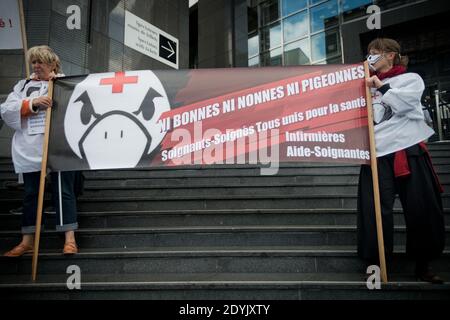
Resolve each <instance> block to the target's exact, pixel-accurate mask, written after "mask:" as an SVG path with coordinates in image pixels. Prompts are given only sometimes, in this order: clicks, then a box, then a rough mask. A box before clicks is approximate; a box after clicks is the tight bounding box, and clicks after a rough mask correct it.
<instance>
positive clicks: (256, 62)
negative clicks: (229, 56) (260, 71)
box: [248, 56, 259, 67]
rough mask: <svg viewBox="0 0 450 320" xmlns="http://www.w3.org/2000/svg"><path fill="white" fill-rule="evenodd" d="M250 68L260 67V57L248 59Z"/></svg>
mask: <svg viewBox="0 0 450 320" xmlns="http://www.w3.org/2000/svg"><path fill="white" fill-rule="evenodd" d="M248 66H249V67H257V66H259V56H256V57H253V58H250V59H248Z"/></svg>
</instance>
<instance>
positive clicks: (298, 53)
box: [284, 38, 310, 66]
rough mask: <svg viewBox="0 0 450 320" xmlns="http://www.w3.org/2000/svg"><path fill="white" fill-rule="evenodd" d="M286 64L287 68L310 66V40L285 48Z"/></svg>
mask: <svg viewBox="0 0 450 320" xmlns="http://www.w3.org/2000/svg"><path fill="white" fill-rule="evenodd" d="M284 64H285V65H286V66H296V65H302V64H310V52H309V39H308V38H306V39H303V40H300V41H296V42H293V43H290V44H288V45H286V46H285V47H284Z"/></svg>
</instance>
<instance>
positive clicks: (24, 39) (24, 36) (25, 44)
mask: <svg viewBox="0 0 450 320" xmlns="http://www.w3.org/2000/svg"><path fill="white" fill-rule="evenodd" d="M17 3H18V4H19V15H20V30H21V32H22V45H23V52H24V54H23V57H24V60H25V72H26V76H27V78H29V77H30V65H29V64H28V61H27V52H28V40H27V32H26V27H25V14H24V12H23V0H17Z"/></svg>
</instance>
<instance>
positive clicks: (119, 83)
mask: <svg viewBox="0 0 450 320" xmlns="http://www.w3.org/2000/svg"><path fill="white" fill-rule="evenodd" d="M137 82H138V77H137V76H134V77H126V76H125V72H116V74H115V76H114V78H105V79H101V80H100V85H102V86H104V85H112V93H121V92H123V86H124V85H125V84H130V83H137Z"/></svg>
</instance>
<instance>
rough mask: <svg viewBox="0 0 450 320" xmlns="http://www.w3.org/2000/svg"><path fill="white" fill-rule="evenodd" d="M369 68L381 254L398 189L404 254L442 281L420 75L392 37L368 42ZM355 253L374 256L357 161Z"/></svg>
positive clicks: (436, 188) (370, 212)
mask: <svg viewBox="0 0 450 320" xmlns="http://www.w3.org/2000/svg"><path fill="white" fill-rule="evenodd" d="M368 52H369V55H368V58H367V60H368V62H369V65H370V67H371V69H372V71H373V74H372V75H371V77H370V78H368V79H367V80H366V82H367V85H368V86H369V87H370V88H371V92H372V96H373V111H374V122H375V129H374V130H375V142H376V151H377V163H378V176H379V185H380V198H381V211H382V212H381V214H382V220H383V234H384V242H385V252H386V258H387V259H388V260H389V259H391V258H392V253H393V247H394V241H393V237H394V220H393V207H394V201H395V196H396V194H398V195H399V198H400V202H401V204H402V207H403V212H404V217H405V223H406V254H407V256H408V257H410V258H412V259H414V260H415V262H416V268H415V275H416V277H417V279H418V280H421V281H427V282H432V283H442V282H443V280H442V279H441V278H440V277H438V276H437V275H435V274H434V273H433V272H432V271H431V269H430V267H429V263H430V261H431V260H433V259H436V258H438V257H439V256H440V254H441V253H442V251H443V249H444V246H445V224H444V215H443V207H442V200H441V192H442V187H441V185H440V183H439V180H438V178H437V175H436V173H435V171H434V169H433V165H432V163H431V158H430V154H429V152H428V150H427V147H426V145H425V143H424V141H425V140H426V139H428V138H429V137H430V136H432V135H433V134H434V131H433V129H431V128H430V127H429V126H427V125H426V123H425V121H424V114H423V111H422V104H421V97H422V93H423V91H424V89H425V85H424V82H423V80H422V78H421V77H420V76H419V75H418V74H415V73H408V72H407V70H406V67H407V65H408V59H407V57H405V56H402V55H401V49H400V45H399V44H398V42H397V41H395V40H392V39H386V38H381V39H375V40H374V41H372V42H371V43H370V44H369V47H368ZM358 255H359V256H360V257H361V258H362V259H364V260H366V261H367V262H368V263H370V264H379V263H378V262H379V261H378V243H377V231H376V222H375V213H374V203H373V190H372V173H371V168H370V166H367V165H363V166H361V172H360V176H359V187H358Z"/></svg>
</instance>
